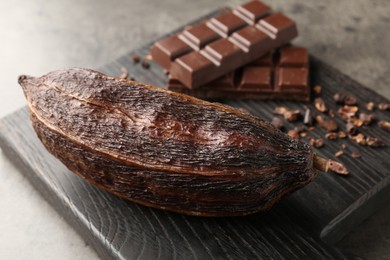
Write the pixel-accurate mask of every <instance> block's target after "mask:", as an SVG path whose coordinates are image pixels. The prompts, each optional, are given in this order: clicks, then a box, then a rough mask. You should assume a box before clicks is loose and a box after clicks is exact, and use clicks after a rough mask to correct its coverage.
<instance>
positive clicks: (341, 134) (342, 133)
mask: <svg viewBox="0 0 390 260" xmlns="http://www.w3.org/2000/svg"><path fill="white" fill-rule="evenodd" d="M337 137H338V138H340V139H342V138H345V137H347V134H346V133H345V132H344V131H339V133H338V134H337Z"/></svg>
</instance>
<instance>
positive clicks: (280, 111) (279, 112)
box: [274, 107, 288, 115]
mask: <svg viewBox="0 0 390 260" xmlns="http://www.w3.org/2000/svg"><path fill="white" fill-rule="evenodd" d="M287 110H288V109H287V108H285V107H275V109H274V114H277V115H284V113H286V112H287Z"/></svg>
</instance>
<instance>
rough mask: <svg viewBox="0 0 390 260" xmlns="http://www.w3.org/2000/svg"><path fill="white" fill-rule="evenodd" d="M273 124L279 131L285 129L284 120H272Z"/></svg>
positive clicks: (276, 118)
mask: <svg viewBox="0 0 390 260" xmlns="http://www.w3.org/2000/svg"><path fill="white" fill-rule="evenodd" d="M271 124H272V125H273V126H275V127H276V128H278V129H283V127H284V124H283V120H282V119H281V118H279V117H274V118H272V121H271Z"/></svg>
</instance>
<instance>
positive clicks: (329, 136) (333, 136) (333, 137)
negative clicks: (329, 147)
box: [325, 132, 338, 140]
mask: <svg viewBox="0 0 390 260" xmlns="http://www.w3.org/2000/svg"><path fill="white" fill-rule="evenodd" d="M337 137H338V135H337V133H335V132H330V133H326V134H325V138H326V139H329V140H336V139H337Z"/></svg>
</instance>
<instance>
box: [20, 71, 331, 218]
mask: <svg viewBox="0 0 390 260" xmlns="http://www.w3.org/2000/svg"><path fill="white" fill-rule="evenodd" d="M19 84H20V85H21V86H22V87H23V90H24V93H25V96H26V98H27V101H28V106H29V110H30V118H31V121H32V124H33V127H34V129H35V131H36V133H37V135H38V137H39V138H40V140H41V141H42V143H43V144H44V146H45V147H46V149H47V150H48V151H49V152H50V153H52V154H53V155H55V156H56V157H57V158H58V159H59V160H60V161H61V162H62V163H63V164H65V165H66V166H67V167H68V168H69V169H70V170H71V171H73V172H74V173H76V174H77V175H79V176H81V177H82V178H84V179H85V180H87V181H89V182H91V183H92V184H94V185H96V186H98V187H100V188H102V189H104V190H106V191H108V192H111V193H113V194H116V195H117V196H120V197H122V198H124V199H126V200H129V201H133V202H136V203H139V204H142V205H146V206H150V207H155V208H159V209H165V210H170V211H174V212H179V213H184V214H189V215H201V216H236V215H246V214H250V213H254V212H258V211H265V210H268V209H269V208H271V206H272V205H274V204H275V203H276V202H277V201H278V200H280V199H281V198H282V197H283V196H285V195H287V194H289V193H291V192H293V191H295V190H297V189H299V188H302V187H303V186H305V185H306V184H308V183H309V182H310V181H312V180H313V178H314V177H315V175H316V171H315V170H314V168H313V164H314V166H316V167H317V168H319V169H322V170H325V169H326V168H327V161H325V160H323V159H321V158H319V157H316V156H315V155H314V154H313V149H312V147H311V146H310V145H308V144H305V143H303V142H299V141H297V140H294V139H292V138H290V137H289V136H288V135H286V134H284V133H283V132H281V131H279V130H278V129H276V128H275V127H274V126H272V125H271V124H270V123H268V122H266V121H265V120H262V119H259V118H256V117H253V116H251V115H250V114H248V113H242V112H241V111H239V110H236V109H234V108H231V107H229V106H224V105H221V104H214V103H209V102H205V101H202V100H199V99H196V98H193V97H189V96H186V95H183V94H178V93H173V92H170V91H167V90H162V89H159V88H156V87H153V86H149V85H146V84H142V83H138V82H135V81H130V80H127V79H120V78H113V77H109V76H106V75H104V74H101V73H99V72H96V71H92V70H87V69H78V68H74V69H67V70H59V71H53V72H50V73H48V74H47V75H45V76H42V77H31V76H20V77H19Z"/></svg>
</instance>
